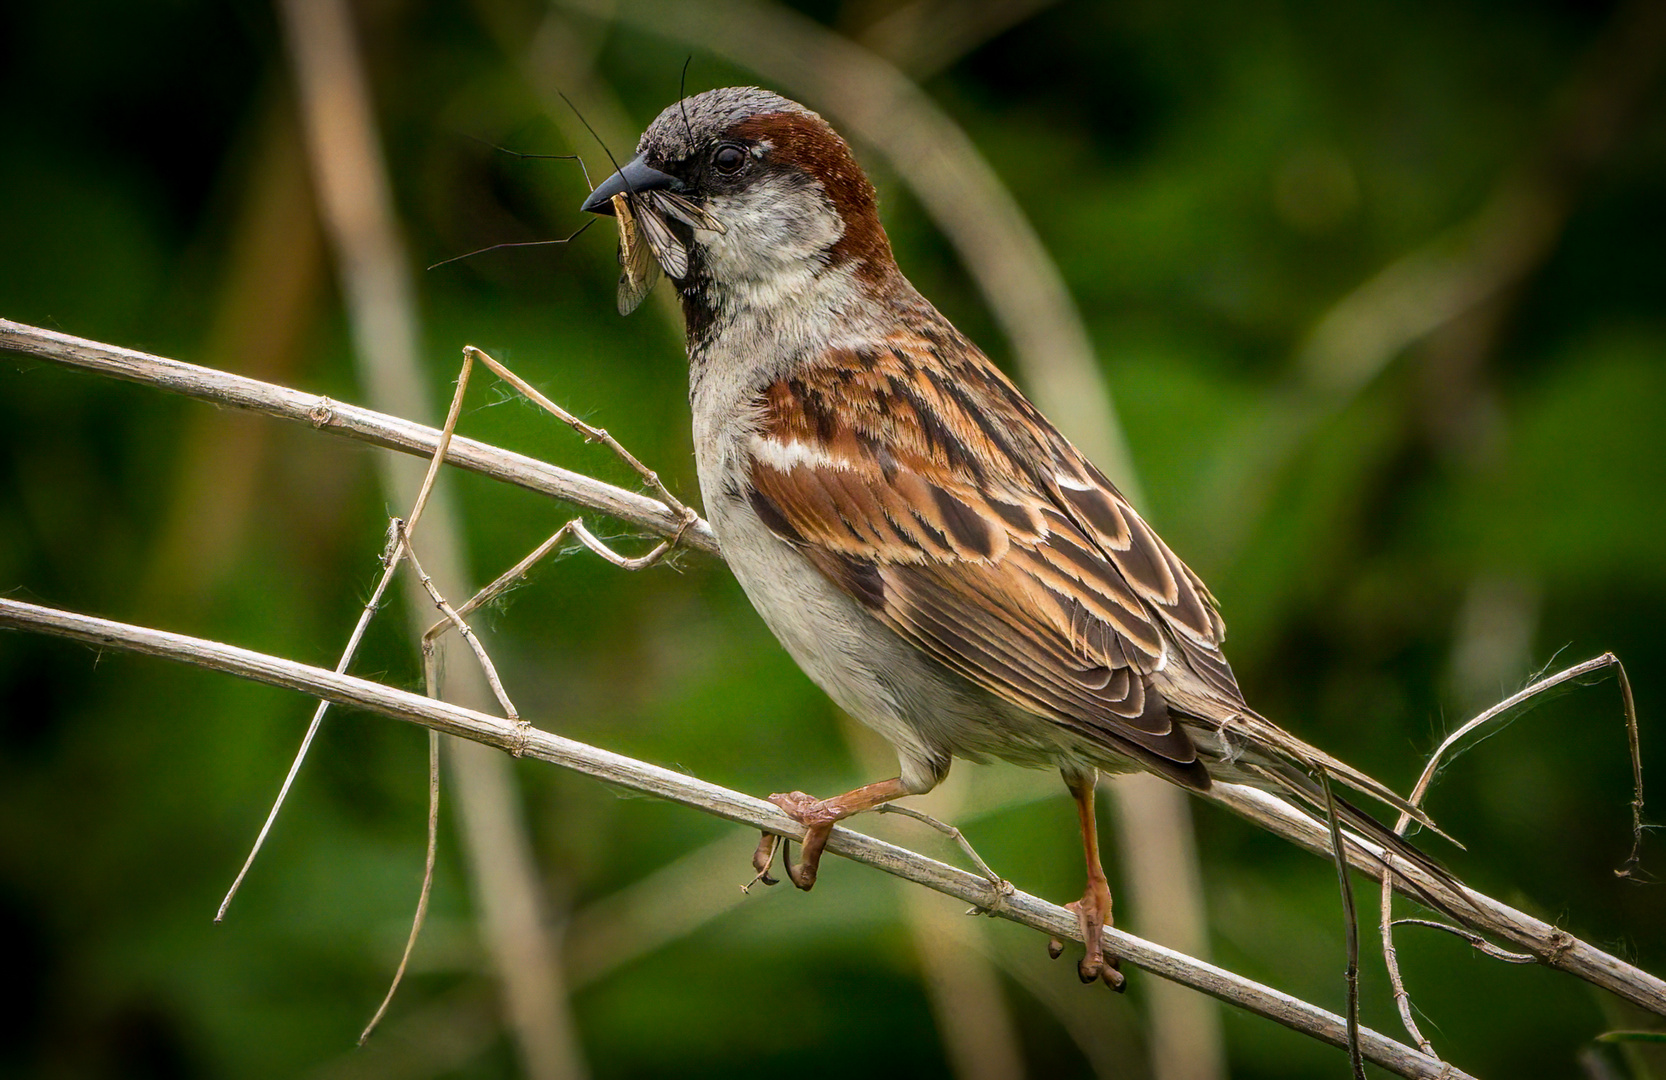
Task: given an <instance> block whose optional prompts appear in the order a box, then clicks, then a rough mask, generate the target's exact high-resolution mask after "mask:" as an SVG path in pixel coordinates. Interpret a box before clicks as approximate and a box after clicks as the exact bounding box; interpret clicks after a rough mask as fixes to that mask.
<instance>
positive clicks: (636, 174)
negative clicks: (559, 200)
mask: <svg viewBox="0 0 1666 1080" xmlns="http://www.w3.org/2000/svg"><path fill="white" fill-rule="evenodd" d="M643 157H644V155H642V154H638V155H636V156H635V157H633V158H631V159H630V160H629V161H627V162H625V164H624V167H623V168H621V169H620V170H619V171H618V172H616V173H614V174H613V175H612V176H610V177H608V178H607V179H606V180H603V181H602V183H601V185H600V186H599V187H597V188H596V190H595V191H592V192H591V193H590V197H589V198H588V199H585V200H584V205H583V206H581V207H579V209H580V210H583V211H584V212H585V213H587V214H607V215H609V216H611V215H612V214H613V197H614V196H615V195H624V194H626V193H627V192H630V193H635V192H639V191H666V190H674V189H676V188H679V187H681V186H682V181H680V180H678V179H677V178H676V177H675V176H671V175H670V174H668V173H662V172H660V171H659V170H658V169H655V168H653V167H651V166H649V165H648V164H647V163H645V162H644V161H643V160H642V158H643Z"/></svg>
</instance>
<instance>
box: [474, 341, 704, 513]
mask: <svg viewBox="0 0 1666 1080" xmlns="http://www.w3.org/2000/svg"><path fill="white" fill-rule="evenodd" d="M463 354H464V355H465V356H474V357H477V358H478V359H479V360H480V362H481V363H482V364H485V365H486V366H487V367H489V368H491V369H492V372H493V373H494V374H495V375H497V377H498V378H500V379H502V380H503V381H504V382H506V383H508V384H509V385H510V386H513V387H514V388H515V389H516V390H519V391H520V392H521V393H522V394H524V395H525V396H526V398H527V400H528V401H531V402H533V403H534V404H536V405H537V406H538V407H539V408H541V409H543V410H544V411H545V412H547V413H549V414H550V415H551V416H553V417H555V418H556V419H557V420H560V421H561V422H562V423H564V424H566V425H568V426H569V427H571V428H572V429H573V430H574V431H577V432H578V433H579V434H580V435H583V436H584V438H585V441H586V442H599V443H601V444H602V445H603V446H605V447H607V448H608V449H609V450H611V451H613V453H614V454H615V455H616V456H618V458H619V459H620V460H621V461H623V462H624V463H625V464H627V465H629V466H630V467H631V468H632V469H635V470H636V474H637V475H638V476H640V477H642V479H643V481H644V482H646V483H647V485H648V486H649V487H651V488H653V489H654V491H655V493H656V494H658V495H659V497H660V501H661V502H663V503H665V505H666V506H669V507H670V508H671V509H672V510H674V511H676V512H677V513H678V514H679V515H681V516H682V517H683V519H684V520H685V521H686V520H689V519H691V518H693V517H694V516H695V514H694V511H692V510H690V509H689V508H688V507H687V506H684V505H683V503H682V501H681V500H680V499H678V498H677V497H676V496H675V495H673V494H671V489H670V488H667V487H666V486H665V485H664V484H663V483H661V482H660V478H659V473H657V472H655V471H654V470H652V469H650V468H648V466H646V465H644V464H642V462H640V461H638V460H637V458H636V455H635V454H633V453H631V452H630V451H629V450H626V449H625V448H624V447H623V446H622V445H620V443H619V440H618V439H615V438H614V437H613V436H612V435H609V434H608V433H607V429H606V428H599V427H595V426H593V425H591V424H587V423H585V422H584V421H583V420H580V419H579V418H578V417H576V416H574V415H573V414H572V413H570V412H568V411H567V410H566V409H563V408H562V407H561V406H559V405H557V404H556V403H555V402H553V401H551V400H550V399H549V398H547V397H545V396H544V395H543V394H542V393H540V392H539V391H538V389H537V388H536V387H534V386H533V385H532V384H531V383H529V382H527V381H526V380H525V379H523V378H521V377H520V376H519V375H517V374H515V373H514V372H513V371H510V370H509V369H508V368H506V367H504V366H503V365H502V364H500V363H498V362H497V361H496V360H493V359H492V358H491V357H490V356H488V355H486V353H485V352H483V351H481V350H480V349H477V348H475V347H474V346H473V345H465V346H463Z"/></svg>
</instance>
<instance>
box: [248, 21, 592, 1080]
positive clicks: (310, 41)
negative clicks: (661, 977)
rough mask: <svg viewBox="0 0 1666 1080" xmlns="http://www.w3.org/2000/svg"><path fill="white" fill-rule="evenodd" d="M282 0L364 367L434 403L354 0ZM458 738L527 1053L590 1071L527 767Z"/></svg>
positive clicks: (402, 392) (480, 891)
mask: <svg viewBox="0 0 1666 1080" xmlns="http://www.w3.org/2000/svg"><path fill="white" fill-rule="evenodd" d="M277 7H278V14H279V18H280V21H281V23H282V26H283V30H284V33H285V38H286V42H287V44H288V48H289V56H290V60H291V62H292V65H293V72H294V79H295V87H296V92H297V95H298V97H299V100H300V104H301V115H302V128H303V130H304V132H305V135H306V143H307V147H308V152H309V159H310V161H311V164H312V170H313V181H314V185H315V188H316V190H317V193H318V201H319V204H320V209H321V211H322V215H323V218H324V223H325V232H326V235H327V236H328V237H329V240H330V243H331V247H332V249H333V251H334V254H335V258H336V264H337V269H338V276H339V279H340V283H341V287H342V291H343V293H344V294H345V298H346V301H347V311H348V320H349V323H350V325H351V328H352V335H353V341H354V351H355V356H356V358H357V361H358V371H359V377H360V379H361V381H362V382H363V384H364V387H365V389H366V392H367V393H368V395H369V397H370V400H371V401H372V402H373V403H374V404H376V405H377V406H378V407H379V408H382V409H385V410H387V411H389V412H393V413H396V414H398V415H401V416H426V415H429V414H430V411H431V405H430V403H429V401H428V400H427V395H426V394H425V393H424V391H423V375H422V370H421V367H420V365H419V364H418V362H417V352H418V342H419V341H420V334H419V332H418V329H417V318H416V303H415V299H414V297H413V293H412V288H411V281H410V269H409V266H408V264H407V260H406V258H405V253H404V246H403V244H402V242H401V239H400V236H399V230H398V225H397V221H396V217H395V212H394V209H393V197H392V189H391V186H390V184H389V182H388V174H387V167H386V164H385V163H384V161H383V159H382V154H381V144H380V138H379V136H378V134H377V130H376V121H375V116H374V110H373V107H372V104H371V99H370V92H369V87H368V81H367V78H366V76H365V72H364V68H363V64H362V61H361V59H360V55H359V49H358V44H357V40H356V33H355V31H354V27H353V21H352V13H351V11H349V9H348V7H347V4H346V2H345V0H279V2H278V5H277ZM378 466H379V468H380V470H381V473H382V482H383V487H384V489H385V490H386V492H387V493H388V495H389V497H390V499H391V500H392V501H393V502H394V503H395V505H400V506H410V505H412V504H413V502H414V500H415V498H416V495H417V491H418V489H419V485H420V484H421V478H422V470H421V468H420V467H414V466H413V464H412V463H410V462H407V461H404V460H402V459H397V458H394V457H393V456H391V455H382V456H380V457H379V459H378ZM428 521H429V524H428V529H427V531H426V532H425V534H424V548H425V549H426V552H427V560H428V563H429V565H430V566H431V567H432V573H433V577H434V579H435V580H436V581H437V582H438V589H439V591H440V592H441V593H443V594H445V595H448V596H468V595H470V594H471V593H472V592H473V591H474V590H473V589H471V588H469V587H468V585H467V570H466V564H467V560H466V557H465V554H464V540H463V536H462V530H461V529H460V528H459V527H458V524H457V520H456V516H455V514H454V513H453V511H452V509H451V506H450V500H449V499H448V497H447V494H446V489H445V488H443V487H441V488H439V489H437V490H436V491H435V492H434V493H433V496H432V502H431V503H430V504H429V508H428ZM406 582H407V585H408V586H410V587H409V588H408V589H407V594H408V595H407V604H406V607H407V610H408V611H409V612H410V615H411V620H412V630H413V633H414V634H415V635H417V636H418V637H420V636H421V634H422V632H423V630H424V629H425V627H426V617H425V615H424V614H423V612H424V611H425V610H426V608H427V604H426V601H425V598H424V597H423V595H422V592H421V591H420V590H419V589H418V588H416V587H415V586H414V585H413V583H412V581H411V579H410V578H409V577H407V579H406ZM458 675H459V677H458V678H454V679H452V680H451V682H452V684H453V685H452V686H451V687H450V692H451V693H452V694H453V695H454V696H456V697H458V698H459V699H460V700H463V701H465V702H468V703H471V704H476V705H479V704H484V703H485V702H486V701H488V700H489V698H487V696H486V694H485V693H484V689H483V687H482V686H481V683H480V679H479V677H478V675H477V673H476V672H475V671H474V669H472V668H470V667H468V666H467V665H458ZM449 749H450V751H451V752H450V753H449V754H448V755H447V758H448V760H449V762H450V771H451V774H452V777H453V780H454V781H455V783H456V785H457V794H458V798H457V803H458V808H459V817H460V819H461V825H462V830H463V840H464V850H465V852H466V853H467V856H468V862H469V868H470V878H471V880H472V882H473V884H474V890H475V895H476V900H477V902H478V904H479V906H480V915H481V926H482V930H483V933H484V936H485V938H486V944H487V951H488V953H489V955H491V957H492V959H493V965H494V967H495V968H496V970H497V973H498V977H499V979H500V980H501V983H502V986H503V994H504V1004H505V1007H506V1012H507V1013H508V1021H509V1026H510V1029H511V1030H512V1031H513V1032H514V1034H515V1039H516V1043H517V1045H518V1047H519V1050H520V1055H521V1060H522V1063H523V1065H524V1067H525V1069H526V1071H527V1073H528V1074H529V1075H530V1076H533V1077H535V1078H537V1080H558V1078H570V1077H582V1076H584V1075H586V1070H585V1067H584V1063H583V1060H582V1057H581V1055H580V1053H579V1050H578V1047H577V1041H576V1039H575V1037H574V1033H573V1026H572V1021H571V1018H570V1017H569V1015H568V1011H567V1000H566V997H567V996H566V991H565V988H564V987H562V985H561V983H560V978H559V975H558V972H559V971H560V966H559V965H558V964H557V963H556V961H555V958H556V942H555V940H554V939H553V937H552V936H551V935H550V933H549V930H548V927H547V924H546V919H547V905H546V900H545V898H544V896H543V895H542V892H543V890H542V884H541V881H540V878H539V874H538V870H537V867H536V865H535V864H534V861H533V857H532V848H531V842H530V840H529V839H528V837H527V834H526V827H525V823H524V821H523V820H522V817H521V809H520V791H519V785H518V784H517V782H516V779H515V775H514V772H513V771H512V769H511V767H510V763H509V762H508V761H506V760H504V759H503V758H502V757H500V756H498V755H494V754H488V753H485V752H483V751H481V750H480V749H479V748H478V747H476V746H473V745H465V744H458V745H455V746H453V747H450V748H449Z"/></svg>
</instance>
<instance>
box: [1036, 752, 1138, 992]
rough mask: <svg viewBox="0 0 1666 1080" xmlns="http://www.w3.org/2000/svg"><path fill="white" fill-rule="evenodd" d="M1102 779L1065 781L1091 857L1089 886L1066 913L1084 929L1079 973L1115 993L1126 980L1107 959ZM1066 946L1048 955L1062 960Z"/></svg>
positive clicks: (1090, 775) (1083, 776)
mask: <svg viewBox="0 0 1666 1080" xmlns="http://www.w3.org/2000/svg"><path fill="white" fill-rule="evenodd" d="M1097 779H1098V775H1097V772H1096V771H1095V770H1089V771H1088V772H1086V773H1066V774H1065V776H1064V782H1065V784H1066V786H1068V787H1069V788H1070V794H1071V795H1072V796H1074V797H1075V799H1076V816H1077V818H1078V819H1079V820H1080V822H1081V825H1082V850H1083V851H1084V852H1085V853H1086V855H1087V864H1088V884H1087V889H1086V891H1085V892H1083V893H1082V898H1081V899H1080V900H1077V901H1076V902H1075V903H1072V904H1066V905H1065V908H1066V910H1069V911H1073V912H1075V913H1076V921H1077V923H1078V924H1079V925H1080V926H1081V930H1082V945H1083V946H1084V947H1085V948H1086V950H1087V952H1086V954H1085V955H1084V956H1083V957H1082V962H1081V963H1080V964H1078V965H1077V966H1076V974H1077V975H1078V976H1080V977H1081V980H1082V981H1083V982H1085V983H1091V982H1093V981H1094V980H1096V979H1099V980H1103V981H1104V983H1105V985H1106V986H1108V987H1110V988H1111V989H1112V990H1116V991H1119V992H1120V991H1121V990H1122V988H1123V986H1124V984H1125V980H1124V979H1123V976H1122V966H1121V964H1120V963H1119V962H1118V961H1117V960H1115V959H1111V960H1106V959H1105V948H1104V937H1105V927H1107V926H1110V925H1111V885H1110V882H1109V881H1107V880H1106V878H1105V867H1104V865H1103V864H1101V863H1100V861H1099V829H1098V828H1097V827H1096V826H1095V824H1094V820H1093V788H1094V782H1095V781H1096V780H1097ZM1061 950H1062V946H1060V945H1059V944H1058V942H1053V943H1052V944H1051V945H1049V946H1048V952H1049V953H1051V954H1052V956H1053V958H1054V959H1055V960H1056V959H1058V955H1059V952H1060V951H1061Z"/></svg>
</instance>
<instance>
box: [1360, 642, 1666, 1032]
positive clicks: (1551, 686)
mask: <svg viewBox="0 0 1666 1080" xmlns="http://www.w3.org/2000/svg"><path fill="white" fill-rule="evenodd" d="M1610 667H1612V668H1614V669H1615V671H1616V674H1617V678H1618V681H1619V684H1620V698H1621V702H1622V704H1623V707H1624V710H1625V718H1626V735H1627V743H1628V746H1629V748H1630V752H1631V768H1632V800H1631V815H1632V817H1631V820H1632V848H1631V855H1630V856H1629V857H1628V858H1627V859H1626V862H1625V863H1624V864H1623V865H1622V866H1621V867H1620V869H1618V870H1616V871H1615V873H1616V874H1618V875H1619V876H1621V877H1629V876H1630V875H1631V874H1632V873H1633V872H1634V867H1635V866H1636V864H1637V861H1638V859H1639V857H1640V849H1641V847H1642V839H1643V759H1642V751H1641V749H1640V745H1639V739H1638V734H1637V707H1636V703H1635V702H1634V701H1633V700H1632V696H1631V681H1630V680H1629V679H1627V678H1626V673H1625V665H1624V664H1622V663H1620V659H1619V657H1617V656H1615V655H1614V654H1613V653H1603V654H1602V655H1601V656H1597V657H1593V658H1592V659H1590V660H1586V661H1584V662H1583V663H1579V664H1575V665H1573V666H1572V667H1569V668H1565V669H1563V670H1561V671H1558V672H1557V673H1556V674H1554V675H1551V676H1548V677H1546V678H1543V679H1538V680H1536V681H1534V682H1533V683H1532V684H1530V685H1529V686H1527V687H1525V688H1523V689H1521V690H1519V691H1517V692H1516V693H1514V694H1512V695H1510V696H1509V697H1507V698H1505V699H1504V700H1503V701H1500V702H1499V703H1498V704H1496V705H1494V706H1492V707H1491V708H1489V709H1487V710H1485V711H1484V712H1482V713H1481V714H1480V715H1479V716H1476V717H1475V718H1474V719H1472V720H1470V721H1468V722H1467V723H1465V724H1463V725H1461V726H1460V727H1459V728H1458V729H1457V730H1456V731H1454V732H1452V733H1451V734H1450V735H1448V736H1447V737H1446V738H1444V739H1442V740H1441V743H1440V745H1439V746H1437V747H1435V752H1434V753H1433V754H1431V755H1429V761H1428V763H1427V764H1426V765H1424V766H1423V772H1422V774H1421V775H1420V776H1418V778H1417V784H1416V785H1415V786H1414V787H1413V788H1412V792H1411V795H1410V797H1409V798H1408V799H1407V800H1406V801H1407V802H1409V803H1410V804H1411V805H1413V806H1416V807H1420V808H1421V807H1422V805H1423V799H1424V797H1425V796H1427V795H1428V793H1429V788H1430V787H1431V786H1432V785H1433V784H1434V781H1435V777H1437V776H1438V775H1440V770H1441V768H1442V766H1443V765H1445V764H1447V763H1448V757H1447V756H1448V754H1450V755H1451V757H1452V758H1456V757H1458V756H1459V755H1460V754H1462V753H1463V750H1462V749H1458V747H1460V746H1461V744H1462V743H1463V740H1464V739H1465V738H1466V737H1467V736H1469V735H1470V734H1471V733H1472V732H1475V731H1477V730H1480V729H1481V728H1483V727H1485V726H1486V725H1488V724H1498V725H1500V726H1502V725H1505V724H1509V723H1512V722H1513V721H1515V720H1517V719H1519V718H1520V717H1521V716H1522V715H1523V714H1525V713H1527V712H1528V711H1529V710H1531V709H1533V708H1536V707H1537V706H1539V705H1542V704H1544V703H1545V702H1548V701H1550V700H1551V699H1552V698H1554V697H1557V696H1559V695H1561V694H1564V693H1566V692H1568V691H1569V690H1572V689H1573V688H1575V687H1576V686H1579V685H1581V680H1583V679H1587V678H1589V677H1590V676H1592V675H1594V674H1596V673H1597V672H1600V671H1603V670H1604V669H1606V668H1610ZM1492 734H1496V732H1488V733H1487V736H1483V737H1488V736H1490V735H1492ZM1410 825H1411V815H1410V814H1407V813H1404V812H1402V813H1401V814H1400V817H1399V820H1398V821H1396V822H1395V825H1394V831H1395V832H1396V833H1399V834H1401V835H1405V832H1406V829H1407V828H1408V827H1409V826H1410ZM1384 871H1385V872H1384V873H1383V874H1382V881H1383V889H1382V903H1381V907H1380V914H1379V930H1380V933H1381V936H1382V945H1383V964H1384V966H1386V967H1387V968H1388V980H1389V984H1390V985H1391V986H1392V987H1393V990H1394V1003H1395V1006H1396V1008H1397V1009H1398V1010H1399V1013H1400V1023H1401V1024H1402V1025H1403V1026H1404V1027H1405V1029H1406V1034H1408V1035H1410V1036H1411V1037H1412V1040H1413V1041H1414V1042H1416V1043H1417V1044H1418V1046H1420V1047H1421V1048H1422V1049H1423V1051H1424V1053H1427V1054H1429V1055H1431V1056H1434V1049H1433V1047H1432V1046H1431V1045H1430V1044H1429V1040H1427V1039H1426V1038H1424V1037H1423V1033H1422V1032H1421V1031H1420V1030H1418V1027H1417V1023H1416V1021H1415V1020H1413V1019H1412V1008H1411V995H1410V994H1408V993H1407V991H1406V984H1405V980H1404V978H1403V976H1402V975H1401V972H1400V956H1399V952H1398V950H1396V949H1395V947H1394V927H1395V926H1398V925H1400V924H1401V923H1404V922H1408V921H1412V922H1417V923H1418V925H1425V926H1437V927H1440V928H1441V929H1445V930H1448V931H1450V932H1452V933H1455V934H1459V935H1460V936H1464V937H1465V938H1466V939H1469V938H1471V937H1474V941H1472V942H1471V943H1472V944H1475V946H1476V948H1478V949H1480V950H1481V951H1482V952H1485V953H1486V954H1487V955H1489V956H1494V957H1497V958H1498V959H1501V960H1510V962H1512V963H1518V962H1520V961H1517V960H1516V959H1515V957H1518V956H1521V955H1523V954H1520V953H1512V952H1509V951H1508V950H1505V949H1500V948H1498V947H1497V946H1496V945H1492V944H1490V943H1486V942H1483V941H1482V940H1481V939H1480V938H1479V937H1476V936H1475V935H1473V934H1472V932H1470V931H1467V930H1459V929H1457V928H1456V927H1451V926H1447V925H1446V924H1445V923H1434V922H1421V921H1419V920H1405V919H1401V920H1399V921H1398V922H1396V921H1395V920H1394V919H1393V908H1394V900H1393V886H1392V882H1393V880H1394V878H1395V877H1396V875H1397V873H1399V872H1400V871H1397V869H1396V867H1395V865H1394V862H1393V858H1392V856H1387V857H1386V858H1385V860H1384ZM1654 1011H1656V1012H1659V1011H1660V1010H1659V1009H1655V1010H1654Z"/></svg>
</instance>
